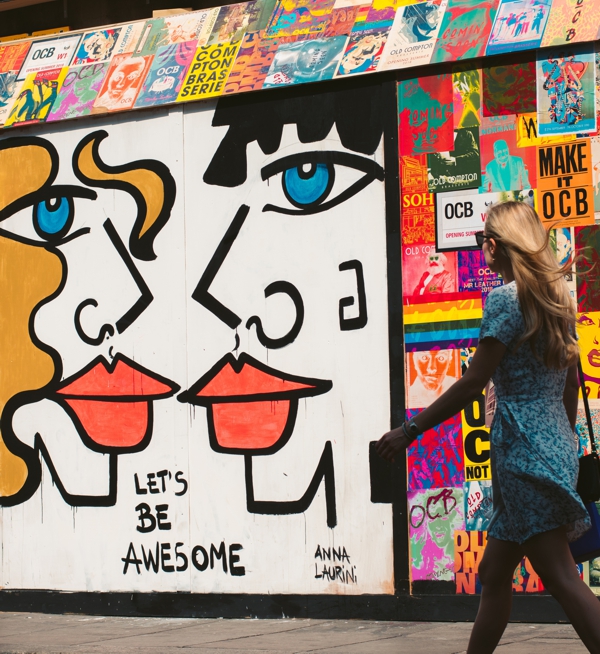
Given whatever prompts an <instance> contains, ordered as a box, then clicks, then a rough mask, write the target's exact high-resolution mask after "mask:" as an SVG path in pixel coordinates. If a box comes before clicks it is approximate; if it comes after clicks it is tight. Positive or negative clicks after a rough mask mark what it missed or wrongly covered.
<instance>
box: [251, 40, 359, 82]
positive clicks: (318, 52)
mask: <svg viewBox="0 0 600 654" xmlns="http://www.w3.org/2000/svg"><path fill="white" fill-rule="evenodd" d="M347 40H348V37H347V36H332V37H330V38H322V39H311V40H310V41H297V42H296V43H282V44H281V45H280V46H279V48H278V49H277V52H276V53H275V57H274V59H273V62H272V63H271V67H270V68H269V72H268V74H267V77H266V78H265V81H264V84H263V88H268V87H272V86H287V85H289V84H304V83H305V82H320V81H322V80H327V79H331V78H332V77H333V75H334V73H335V71H336V68H337V66H338V63H339V61H340V58H341V56H342V53H343V52H344V48H345V46H346V42H347Z"/></svg>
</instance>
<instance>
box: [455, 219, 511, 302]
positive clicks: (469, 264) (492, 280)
mask: <svg viewBox="0 0 600 654" xmlns="http://www.w3.org/2000/svg"><path fill="white" fill-rule="evenodd" d="M482 229H483V225H482ZM502 283H503V282H502V278H501V277H499V276H498V275H497V274H496V273H493V272H492V271H491V270H490V269H489V268H488V266H487V264H486V262H485V257H484V256H483V252H482V251H481V250H463V251H459V252H458V291H459V293H464V292H467V293H471V292H473V291H478V292H480V293H481V294H482V297H483V298H485V297H487V295H488V294H489V292H490V291H491V290H493V289H494V288H496V287H497V286H502Z"/></svg>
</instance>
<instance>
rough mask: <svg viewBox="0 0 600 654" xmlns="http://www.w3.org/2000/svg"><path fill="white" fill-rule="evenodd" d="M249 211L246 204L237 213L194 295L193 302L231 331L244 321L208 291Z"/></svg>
mask: <svg viewBox="0 0 600 654" xmlns="http://www.w3.org/2000/svg"><path fill="white" fill-rule="evenodd" d="M249 211H250V207H249V206H248V205H246V204H243V205H242V206H241V207H240V208H239V209H238V210H237V213H236V214H235V216H234V218H233V220H232V221H231V225H229V227H228V228H227V231H226V232H225V236H223V238H222V239H221V242H220V243H219V245H218V246H217V249H216V250H215V252H214V254H213V256H212V258H211V260H210V261H209V263H208V266H206V269H205V271H204V272H203V273H202V277H200V281H199V282H198V285H197V286H196V288H195V290H194V292H193V293H192V299H193V300H196V302H199V303H200V304H201V305H202V306H203V307H205V308H206V309H208V310H209V311H210V312H211V313H213V314H214V315H215V316H217V318H218V319H219V320H222V321H223V322H224V323H225V324H226V325H227V326H228V327H230V328H231V329H235V328H236V327H237V326H238V325H239V324H240V323H241V322H242V319H241V318H240V317H239V316H237V315H236V314H235V313H234V312H233V311H231V309H228V308H227V307H226V306H225V305H224V304H221V302H219V300H217V298H216V297H214V295H211V294H210V293H209V292H208V289H209V288H210V285H211V284H212V283H213V281H214V279H215V277H216V276H217V273H218V272H219V269H220V268H221V266H222V265H223V262H224V261H225V259H226V257H227V255H228V254H229V250H231V246H232V245H233V242H234V241H235V239H236V238H237V237H238V234H239V233H240V229H242V225H243V224H244V221H245V220H246V218H247V217H248V212H249Z"/></svg>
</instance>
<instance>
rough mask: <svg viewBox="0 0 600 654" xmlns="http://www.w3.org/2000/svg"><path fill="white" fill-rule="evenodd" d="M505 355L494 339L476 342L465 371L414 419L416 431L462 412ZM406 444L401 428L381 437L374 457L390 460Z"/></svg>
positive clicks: (502, 347) (476, 396) (475, 397)
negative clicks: (473, 353)
mask: <svg viewBox="0 0 600 654" xmlns="http://www.w3.org/2000/svg"><path fill="white" fill-rule="evenodd" d="M505 352H506V345H504V343H501V342H500V341H499V340H497V339H495V338H485V339H484V340H483V341H480V343H479V345H478V346H477V350H476V351H475V355H474V356H473V361H471V365H470V366H469V367H468V368H467V372H466V373H465V374H464V376H463V377H461V378H460V379H459V380H458V381H457V382H456V383H455V384H452V386H450V388H449V389H448V390H447V391H446V392H445V393H444V394H443V395H441V396H440V397H439V398H438V399H437V400H436V401H435V402H434V403H433V404H431V405H430V406H429V407H428V408H427V409H425V410H423V411H421V413H419V415H417V416H416V417H415V418H414V421H415V423H416V424H417V426H418V427H419V429H420V430H421V431H422V432H423V431H427V430H428V429H431V428H432V427H435V426H436V425H439V424H440V423H441V422H444V420H448V418H451V417H452V416H453V415H455V414H457V413H458V412H459V411H461V410H462V409H464V408H465V407H466V406H467V405H468V404H470V403H471V402H473V400H475V399H477V398H478V397H479V396H480V395H481V392H482V391H483V389H484V388H485V385H486V384H487V383H488V381H489V379H490V377H491V376H492V375H493V374H494V371H495V370H496V368H497V367H498V364H499V363H500V360H501V359H502V357H503V356H504V353H505ZM409 445H410V441H409V440H408V438H407V437H406V435H405V434H404V432H403V430H402V427H397V428H396V429H392V431H389V432H387V434H384V435H383V436H382V437H381V438H380V439H379V441H378V442H377V445H376V447H375V449H376V451H377V454H379V456H382V457H383V458H384V459H387V460H388V461H393V460H394V457H395V456H396V454H398V452H400V451H401V450H403V449H406V448H407V447H408V446H409Z"/></svg>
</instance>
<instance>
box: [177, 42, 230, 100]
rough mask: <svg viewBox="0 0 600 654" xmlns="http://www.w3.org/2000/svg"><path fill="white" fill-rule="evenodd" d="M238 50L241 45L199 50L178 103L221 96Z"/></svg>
mask: <svg viewBox="0 0 600 654" xmlns="http://www.w3.org/2000/svg"><path fill="white" fill-rule="evenodd" d="M238 49H239V43H225V44H222V45H221V44H219V45H205V46H202V47H200V48H198V50H196V54H195V55H194V59H193V61H192V64H191V65H190V67H189V69H188V74H187V76H186V78H185V80H184V83H183V86H182V87H181V90H180V91H179V96H178V98H177V101H178V102H187V101H188V100H202V99H204V98H212V97H215V96H217V95H221V94H222V93H223V89H224V87H225V83H226V82H227V77H228V75H229V71H230V70H231V68H232V66H233V62H234V61H235V58H236V55H237V51H238Z"/></svg>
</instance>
